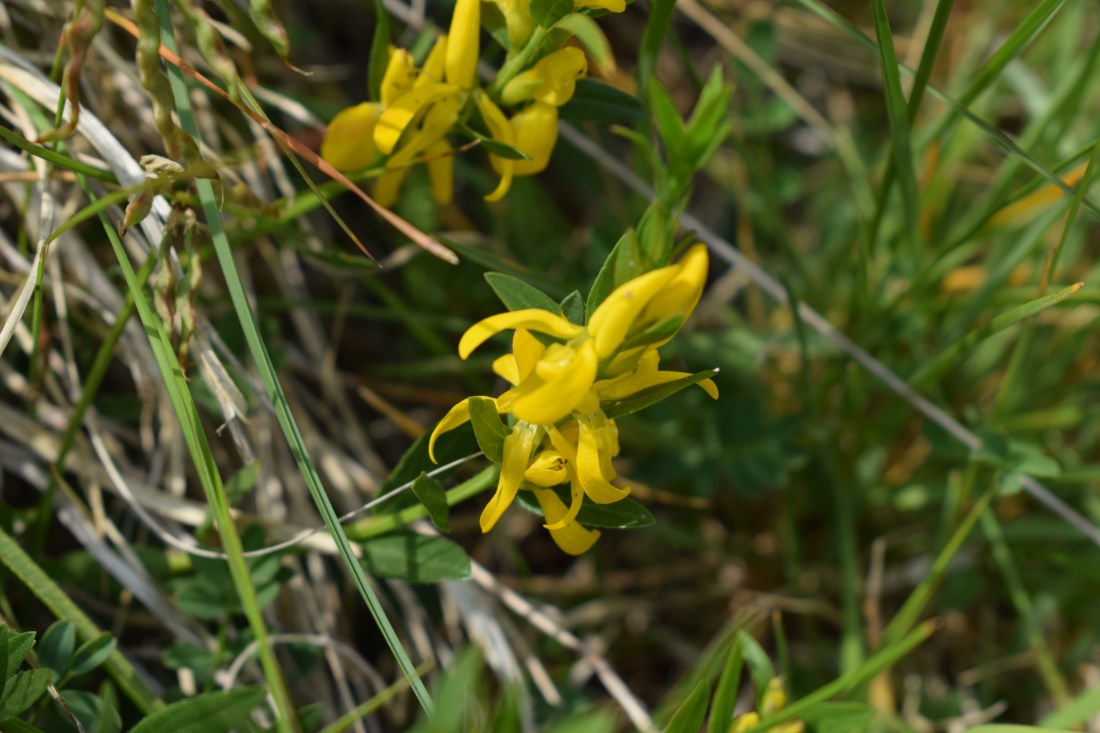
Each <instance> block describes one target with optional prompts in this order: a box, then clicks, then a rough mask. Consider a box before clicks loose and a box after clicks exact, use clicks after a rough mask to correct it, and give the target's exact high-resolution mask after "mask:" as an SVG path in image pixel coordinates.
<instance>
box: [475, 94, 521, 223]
mask: <svg viewBox="0 0 1100 733" xmlns="http://www.w3.org/2000/svg"><path fill="white" fill-rule="evenodd" d="M474 103H475V104H476V105H477V111H478V112H479V113H481V119H482V120H484V121H485V126H486V127H487V128H489V137H491V138H493V139H494V140H497V141H499V142H502V143H504V144H505V145H511V144H512V126H511V124H509V122H508V118H507V117H505V116H504V113H503V112H501V111H500V107H497V106H496V105H495V104H494V103H493V100H491V99H489V95H487V94H486V93H485V92H483V91H481V90H480V89H477V90H475V91H474ZM489 161H490V162H491V163H492V164H493V169H494V170H496V172H497V173H499V174H500V183H498V184H497V187H496V189H495V190H494V191H493V192H492V193H490V194H489V195H488V196H486V197H485V200H486V201H499V200H500V199H502V198H504V194H506V193H508V189H509V188H511V187H512V172H513V171H514V170H515V161H514V160H511V159H508V158H502V157H500V156H499V155H492V154H490V155H489Z"/></svg>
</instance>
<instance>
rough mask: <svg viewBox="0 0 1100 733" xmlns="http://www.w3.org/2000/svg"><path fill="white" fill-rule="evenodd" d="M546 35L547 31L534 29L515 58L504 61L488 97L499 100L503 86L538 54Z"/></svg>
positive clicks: (539, 28) (539, 27)
mask: <svg viewBox="0 0 1100 733" xmlns="http://www.w3.org/2000/svg"><path fill="white" fill-rule="evenodd" d="M547 34H548V31H547V30H546V29H545V28H543V27H542V26H537V27H536V28H535V32H534V33H532V34H531V37H530V38H529V39H527V45H525V46H524V47H523V48H522V49H520V52H519V53H517V54H516V55H515V56H513V57H511V58H510V59H508V60H506V61H505V62H504V65H503V66H501V67H500V71H498V72H497V75H496V78H495V79H493V83H492V84H490V85H489V96H491V97H493V98H494V99H500V92H501V90H502V89H504V86H505V85H506V84H507V83H508V82H510V81H512V79H514V78H515V77H516V76H517V75H518V74H519V73H520V72H521V71H523V70H525V69H526V68H527V67H528V66H529V65H530V64H531V59H533V58H534V57H535V54H536V53H538V50H539V46H541V45H542V42H543V41H544V40H546V36H547Z"/></svg>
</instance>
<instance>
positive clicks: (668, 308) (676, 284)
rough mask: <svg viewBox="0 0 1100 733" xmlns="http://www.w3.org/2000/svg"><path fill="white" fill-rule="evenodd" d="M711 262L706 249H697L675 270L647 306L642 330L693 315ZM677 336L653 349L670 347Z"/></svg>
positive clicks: (688, 252) (640, 323) (676, 266)
mask: <svg viewBox="0 0 1100 733" xmlns="http://www.w3.org/2000/svg"><path fill="white" fill-rule="evenodd" d="M708 259H709V258H708V256H707V248H706V245H704V244H696V245H693V246H692V247H691V248H690V249H689V250H688V251H687V252H686V253H685V254H684V256H683V257H682V258H680V261H679V263H677V264H676V265H674V266H673V267H674V269H675V271H676V274H675V275H674V276H673V278H672V279H671V280H669V281H668V283H667V284H666V285H665V286H664V288H662V289H661V292H659V293H657V294H656V295H655V296H653V298H652V299H651V300H650V301H649V303H647V304H646V307H645V309H644V310H643V311H642V313H641V316H640V317H639V319H638V322H639V327H640V328H647V327H649V326H651V325H653V324H655V323H659V322H661V321H663V320H665V319H668V318H672V317H674V316H683V317H684V318H687V316H689V315H691V312H692V311H693V310H695V306H696V305H697V304H698V303H699V298H700V296H701V295H702V294H703V287H704V286H705V285H706V282H707V267H708V264H709V263H708ZM673 335H674V334H670V335H669V336H668V337H667V338H665V339H664V340H662V341H659V342H657V343H654V344H653V346H654V347H657V346H661V345H662V344H665V343H668V341H669V340H670V339H671V338H672V336H673Z"/></svg>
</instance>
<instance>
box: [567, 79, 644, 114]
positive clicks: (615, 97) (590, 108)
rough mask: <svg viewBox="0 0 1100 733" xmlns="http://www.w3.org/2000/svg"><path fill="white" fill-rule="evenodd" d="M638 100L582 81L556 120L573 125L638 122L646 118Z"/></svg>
mask: <svg viewBox="0 0 1100 733" xmlns="http://www.w3.org/2000/svg"><path fill="white" fill-rule="evenodd" d="M648 114H649V113H648V112H646V109H645V106H643V105H642V102H641V100H639V99H638V98H637V97H635V96H634V95H633V94H630V93H629V92H624V91H623V90H622V89H619V88H618V87H614V86H611V85H610V84H607V83H606V82H602V81H597V80H596V79H581V80H579V81H578V82H577V84H576V87H575V88H574V91H573V96H572V97H571V98H570V99H569V101H568V102H566V103H565V104H564V105H562V107H561V108H560V109H559V110H558V117H559V118H560V119H563V120H572V121H574V122H637V121H638V120H644V119H645V118H646V117H647V116H648Z"/></svg>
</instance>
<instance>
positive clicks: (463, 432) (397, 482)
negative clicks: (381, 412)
mask: <svg viewBox="0 0 1100 733" xmlns="http://www.w3.org/2000/svg"><path fill="white" fill-rule="evenodd" d="M429 438H430V435H429V434H428V433H425V434H424V435H421V436H420V437H419V438H417V439H416V440H415V441H414V442H413V444H412V445H411V446H409V449H408V450H407V451H405V454H404V455H403V456H401V460H399V461H398V462H397V465H396V466H395V467H394V469H393V472H392V473H391V474H390V476H389V478H387V479H386V480H385V482H384V483H383V484H382V488H381V489H380V490H379V494H388V493H389V492H391V491H393V490H394V489H396V488H397V487H398V486H404V485H405V484H407V483H409V482H410V481H413V480H415V479H416V477H417V476H419V475H420V474H421V473H422V472H424V471H430V470H432V469H433V468H436V465H435V464H434V463H432V460H431V458H429V457H428V440H429ZM476 450H477V443H475V442H474V439H473V436H472V434H471V431H470V429H469V428H466V427H465V426H460V427H458V428H456V429H455V430H449V431H447V432H446V433H443V434H442V435H440V436H439V438H438V439H437V440H436V442H435V457H436V458H438V459H439V463H440V464H444V463H450V462H451V461H455V460H458V459H459V458H462V457H463V456H468V455H470V454H471V453H474V452H475V451H476ZM395 501H399V500H395Z"/></svg>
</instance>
